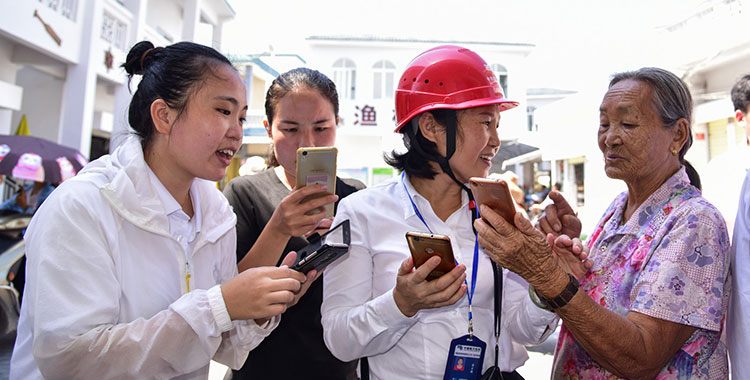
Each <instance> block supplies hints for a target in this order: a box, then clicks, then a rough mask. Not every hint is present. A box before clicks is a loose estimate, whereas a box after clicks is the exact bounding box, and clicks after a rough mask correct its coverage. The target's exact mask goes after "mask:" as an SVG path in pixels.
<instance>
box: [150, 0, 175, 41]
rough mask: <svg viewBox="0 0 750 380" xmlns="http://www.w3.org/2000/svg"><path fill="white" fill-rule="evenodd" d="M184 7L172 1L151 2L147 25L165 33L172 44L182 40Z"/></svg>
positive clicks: (158, 0)
mask: <svg viewBox="0 0 750 380" xmlns="http://www.w3.org/2000/svg"><path fill="white" fill-rule="evenodd" d="M182 20H183V15H182V7H181V6H180V5H179V4H178V3H177V2H176V1H171V0H149V1H148V12H147V13H146V24H147V25H148V26H150V27H152V28H154V29H155V30H157V31H161V32H165V33H166V34H167V35H168V36H169V38H171V42H172V43H174V42H178V41H181V40H182V24H183V22H182Z"/></svg>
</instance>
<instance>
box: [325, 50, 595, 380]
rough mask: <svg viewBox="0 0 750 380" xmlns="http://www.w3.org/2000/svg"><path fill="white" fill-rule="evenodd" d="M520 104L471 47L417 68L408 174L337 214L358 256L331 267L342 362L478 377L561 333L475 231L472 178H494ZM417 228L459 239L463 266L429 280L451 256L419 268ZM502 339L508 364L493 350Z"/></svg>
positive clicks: (397, 160)
mask: <svg viewBox="0 0 750 380" xmlns="http://www.w3.org/2000/svg"><path fill="white" fill-rule="evenodd" d="M517 105H518V103H517V102H513V101H510V100H507V99H505V98H504V97H503V93H502V90H501V89H500V86H499V85H498V83H497V78H496V77H495V76H494V74H493V73H492V71H490V70H489V68H488V67H487V65H486V63H485V61H484V60H483V59H482V58H481V57H479V56H478V55H477V54H476V53H474V52H473V51H471V50H469V49H465V48H461V47H458V46H440V47H437V48H434V49H430V50H428V51H426V52H424V53H422V54H420V55H419V56H417V58H415V59H414V60H413V61H412V62H411V63H410V64H409V65H408V67H407V68H406V70H405V72H404V74H403V76H402V77H401V78H400V80H399V86H398V90H397V91H396V115H397V122H398V125H397V128H396V131H397V132H400V133H402V134H403V138H404V142H405V145H406V147H407V152H406V153H403V154H399V153H395V152H394V153H393V154H391V155H390V156H389V157H387V160H388V162H389V163H390V164H391V165H392V166H394V167H396V168H397V169H400V170H402V171H403V175H402V176H401V177H400V178H398V179H394V180H393V181H391V182H388V183H385V184H383V185H381V186H377V187H374V188H371V189H366V190H362V191H359V192H357V193H355V194H353V195H351V196H349V197H347V198H346V199H344V200H342V201H341V203H340V204H339V209H338V212H337V214H336V220H334V223H339V222H340V221H342V220H344V219H350V221H351V226H352V231H351V245H350V249H349V254H348V256H347V257H345V258H344V259H343V260H341V261H339V262H337V263H335V264H333V265H331V266H330V267H329V268H328V269H327V270H326V272H325V273H324V276H325V281H324V289H323V294H324V299H323V305H322V323H323V329H324V339H325V342H326V344H327V346H328V347H329V349H330V350H331V352H332V353H333V354H334V355H335V356H337V357H338V358H339V359H341V360H353V359H356V358H360V357H367V358H368V360H369V369H370V373H369V374H370V376H371V377H372V378H375V379H436V378H441V377H443V376H444V374H445V375H449V374H450V373H451V371H452V370H454V365H455V363H457V362H458V359H459V358H462V363H463V364H464V366H463V367H465V369H466V370H465V371H462V375H461V376H462V377H460V378H477V379H478V378H479V374H481V373H482V372H483V371H484V370H485V369H487V368H489V367H490V366H492V363H493V360H495V361H496V362H497V363H498V366H499V367H500V370H502V371H503V372H513V371H514V370H515V369H516V368H518V367H519V366H521V365H522V364H523V363H524V362H525V361H526V359H527V358H528V356H527V354H526V350H525V348H524V345H532V344H538V343H540V342H542V341H544V340H545V339H546V337H547V335H549V333H550V332H552V331H553V330H554V329H555V327H556V324H557V321H558V319H557V317H556V316H555V315H554V314H553V313H550V312H547V311H544V310H542V309H539V308H538V307H536V306H534V304H533V303H532V302H531V301H530V299H529V296H528V290H527V289H528V285H527V284H526V282H525V281H524V280H523V279H521V278H520V277H519V276H517V275H515V274H513V273H509V272H507V271H502V272H499V273H496V272H495V270H494V269H495V268H493V265H492V262H491V260H490V259H489V258H488V257H487V256H486V255H485V254H484V252H483V249H482V248H481V247H479V245H478V243H477V240H476V235H475V233H474V231H473V229H472V222H473V220H474V218H476V217H477V216H478V215H477V210H476V208H475V207H474V202H473V198H472V196H471V192H470V191H469V190H468V189H467V188H466V185H465V183H467V182H468V180H469V178H470V177H486V176H487V174H488V173H489V170H490V167H491V164H492V162H491V160H492V158H493V157H494V156H495V154H496V153H497V151H498V148H499V147H500V139H499V136H498V130H497V128H498V123H499V121H500V112H502V111H505V110H507V109H510V108H513V107H515V106H517ZM464 190H466V191H464ZM409 231H414V232H427V233H433V234H440V235H447V236H449V237H450V239H451V245H452V248H453V252H454V255H455V257H456V261H457V263H458V265H457V266H456V267H455V268H454V269H453V270H451V271H450V272H448V273H446V274H444V275H443V276H442V277H440V278H438V279H435V280H432V281H427V280H426V278H427V276H428V275H429V274H430V272H432V270H433V269H435V268H436V267H437V266H438V264H439V263H440V260H439V259H437V258H435V257H433V258H431V259H430V260H428V261H427V262H426V263H425V264H423V265H422V266H420V267H419V268H414V263H413V260H412V258H411V256H410V253H409V248H408V246H407V241H406V240H405V239H404V234H405V233H406V232H409ZM574 261H575V262H577V258H576V259H575V260H574ZM576 268H577V269H578V270H579V271H582V270H583V269H582V268H583V266H582V265H581V266H580V268H579V267H578V266H576ZM580 274H581V273H577V275H580ZM496 277H497V281H496V280H495V278H496ZM496 294H497V295H498V296H497V302H498V303H499V305H498V307H497V308H496V307H495V300H496V297H495V295H496ZM500 299H502V301H500ZM495 310H497V311H498V317H496V316H495V315H494V311H495ZM500 320H501V321H502V322H500ZM493 322H494V323H493ZM495 323H497V325H498V326H501V329H502V333H500V331H499V329H498V331H497V333H499V338H497V335H496V331H495V328H494V326H495ZM467 332H468V333H469V334H468V335H467ZM462 339H463V340H462ZM478 341H481V342H484V343H483V344H486V346H485V347H484V348H482V347H481V346H482V344H478V343H477V342H478ZM496 342H497V345H498V346H499V351H497V350H496V351H495V353H498V352H499V360H496V355H497V354H495V355H493V353H492V352H490V353H488V354H487V355H484V351H486V348H487V347H492V346H494V345H495V343H496ZM472 344H473V345H472ZM490 351H492V350H491V349H490ZM471 352H474V353H475V354H471ZM468 373H471V375H470V376H471V377H466V376H469V375H468ZM504 376H505V375H504ZM513 376H518V377H517V378H520V376H519V375H518V374H517V373H515V374H508V377H505V378H506V379H508V378H510V379H512V378H514V377H513ZM446 378H448V377H446Z"/></svg>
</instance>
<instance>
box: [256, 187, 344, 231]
mask: <svg viewBox="0 0 750 380" xmlns="http://www.w3.org/2000/svg"><path fill="white" fill-rule="evenodd" d="M327 191H328V188H327V186H325V185H311V186H305V187H303V188H300V189H295V190H293V191H292V192H291V193H290V194H289V195H287V196H286V197H285V198H284V199H283V200H282V201H281V203H279V206H278V207H276V210H274V212H273V215H272V216H271V219H270V220H269V221H268V226H269V227H270V228H273V229H274V230H275V231H277V232H278V233H280V234H284V235H286V236H304V235H305V234H308V233H309V232H311V231H314V230H315V229H316V228H317V227H318V225H319V224H320V222H321V220H322V219H324V218H325V217H326V214H325V211H324V209H323V206H325V205H327V204H331V203H334V202H336V200H338V199H339V197H338V196H337V195H334V194H328V195H323V196H321V197H319V198H315V199H310V200H307V201H305V202H302V201H303V200H304V199H305V198H306V197H308V196H310V195H314V194H319V193H325V192H327ZM307 213H311V215H306V214H307Z"/></svg>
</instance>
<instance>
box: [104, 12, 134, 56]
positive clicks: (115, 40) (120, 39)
mask: <svg viewBox="0 0 750 380" xmlns="http://www.w3.org/2000/svg"><path fill="white" fill-rule="evenodd" d="M103 16H104V17H102V33H101V37H102V39H103V40H104V41H107V42H109V43H110V44H112V45H114V46H115V47H117V48H118V49H120V50H125V47H126V40H127V34H128V25H127V24H125V23H124V22H122V21H120V20H118V19H117V18H115V17H113V16H112V15H110V14H109V13H107V12H104V14H103Z"/></svg>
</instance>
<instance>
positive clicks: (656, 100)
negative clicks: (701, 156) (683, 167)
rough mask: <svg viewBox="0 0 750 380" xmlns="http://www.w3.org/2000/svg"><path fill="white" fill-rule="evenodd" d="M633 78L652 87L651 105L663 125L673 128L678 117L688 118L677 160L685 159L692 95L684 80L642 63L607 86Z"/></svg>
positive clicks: (690, 122)
mask: <svg viewBox="0 0 750 380" xmlns="http://www.w3.org/2000/svg"><path fill="white" fill-rule="evenodd" d="M627 79H632V80H637V81H639V82H644V83H647V84H648V85H649V86H651V89H652V90H653V96H652V98H653V99H652V100H653V105H654V109H655V110H656V112H657V113H658V114H659V118H661V122H662V124H663V126H664V128H667V129H672V128H674V126H675V124H676V123H677V121H678V120H680V119H685V120H687V121H688V141H687V143H685V145H683V146H682V149H680V155H679V157H680V162H681V163H684V159H685V153H687V150H688V149H690V146H691V145H693V127H692V121H693V97H692V96H690V90H688V87H687V85H686V84H685V82H683V81H682V79H680V78H679V77H678V76H677V75H674V74H672V73H671V72H669V71H667V70H664V69H660V68H657V67H643V68H640V69H638V70H635V71H625V72H622V73H617V74H615V75H613V76H612V80H611V81H610V82H609V87H610V88H612V86H614V85H615V84H616V83H618V82H620V81H623V80H627Z"/></svg>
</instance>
